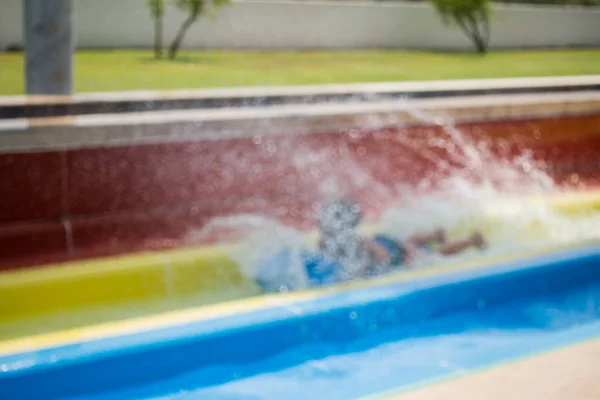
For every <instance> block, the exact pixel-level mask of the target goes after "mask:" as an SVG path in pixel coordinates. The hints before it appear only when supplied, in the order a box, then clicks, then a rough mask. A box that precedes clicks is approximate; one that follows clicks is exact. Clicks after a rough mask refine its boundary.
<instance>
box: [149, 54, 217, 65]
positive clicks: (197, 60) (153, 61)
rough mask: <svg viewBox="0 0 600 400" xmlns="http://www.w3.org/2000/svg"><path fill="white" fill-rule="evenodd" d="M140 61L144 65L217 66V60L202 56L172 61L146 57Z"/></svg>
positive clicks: (184, 57) (184, 56) (179, 57)
mask: <svg viewBox="0 0 600 400" xmlns="http://www.w3.org/2000/svg"><path fill="white" fill-rule="evenodd" d="M138 61H139V62H140V63H142V64H216V63H217V60H215V59H213V58H210V57H202V56H187V55H181V56H178V57H177V58H175V59H174V60H171V59H169V58H167V57H163V58H155V57H153V56H146V57H140V58H138Z"/></svg>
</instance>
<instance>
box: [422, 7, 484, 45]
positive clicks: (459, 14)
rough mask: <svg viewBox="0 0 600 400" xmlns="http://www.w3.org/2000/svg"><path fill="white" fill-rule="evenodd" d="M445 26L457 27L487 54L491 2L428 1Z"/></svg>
mask: <svg viewBox="0 0 600 400" xmlns="http://www.w3.org/2000/svg"><path fill="white" fill-rule="evenodd" d="M430 1H431V2H432V3H433V6H434V7H435V9H436V10H437V11H438V13H439V14H440V16H441V17H442V21H443V22H444V23H445V24H456V25H458V26H459V27H460V28H461V29H462V30H463V32H464V33H465V35H467V37H468V38H469V39H471V41H472V42H473V44H474V45H475V49H476V50H477V52H478V53H481V54H485V53H486V52H487V48H488V43H489V40H490V15H491V7H490V3H491V0H430Z"/></svg>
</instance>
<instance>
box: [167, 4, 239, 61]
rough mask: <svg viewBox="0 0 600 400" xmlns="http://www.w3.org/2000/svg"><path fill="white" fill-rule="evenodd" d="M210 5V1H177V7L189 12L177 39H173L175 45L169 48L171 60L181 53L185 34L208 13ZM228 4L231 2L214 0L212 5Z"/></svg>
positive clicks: (172, 44)
mask: <svg viewBox="0 0 600 400" xmlns="http://www.w3.org/2000/svg"><path fill="white" fill-rule="evenodd" d="M208 3H209V0H175V5H177V7H179V8H180V9H181V10H183V11H185V12H187V13H188V16H187V18H186V19H185V21H183V24H182V25H181V27H180V28H179V31H178V32H177V35H176V36H175V39H173V43H171V47H170V48H169V58H170V59H172V60H173V59H175V58H176V57H177V52H178V51H179V47H181V42H183V38H184V37H185V34H186V33H187V31H188V29H189V28H190V27H191V26H192V25H193V24H194V22H196V21H197V20H198V18H200V16H201V15H202V14H204V13H205V12H206V11H207V7H208V6H209V4H208ZM226 3H229V0H212V5H214V6H215V7H219V6H222V5H224V4H226Z"/></svg>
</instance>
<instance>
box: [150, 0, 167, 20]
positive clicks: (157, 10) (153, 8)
mask: <svg viewBox="0 0 600 400" xmlns="http://www.w3.org/2000/svg"><path fill="white" fill-rule="evenodd" d="M146 4H147V5H148V8H149V9H150V14H151V15H152V18H154V19H158V18H162V17H163V16H164V15H165V0H146Z"/></svg>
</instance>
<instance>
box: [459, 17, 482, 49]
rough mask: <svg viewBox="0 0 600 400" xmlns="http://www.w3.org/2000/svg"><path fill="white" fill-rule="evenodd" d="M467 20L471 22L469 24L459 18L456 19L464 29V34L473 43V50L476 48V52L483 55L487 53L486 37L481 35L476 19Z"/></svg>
mask: <svg viewBox="0 0 600 400" xmlns="http://www.w3.org/2000/svg"><path fill="white" fill-rule="evenodd" d="M469 22H470V23H471V24H470V25H469V24H468V23H467V22H465V21H463V20H460V21H458V24H459V26H460V27H461V28H462V30H463V31H464V33H465V35H467V37H468V38H469V39H471V42H473V44H474V45H475V50H477V53H479V54H481V55H484V54H486V53H487V39H486V38H485V37H483V36H482V35H481V33H480V31H479V27H478V25H477V21H469ZM484 28H486V27H484ZM486 29H487V28H486Z"/></svg>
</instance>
